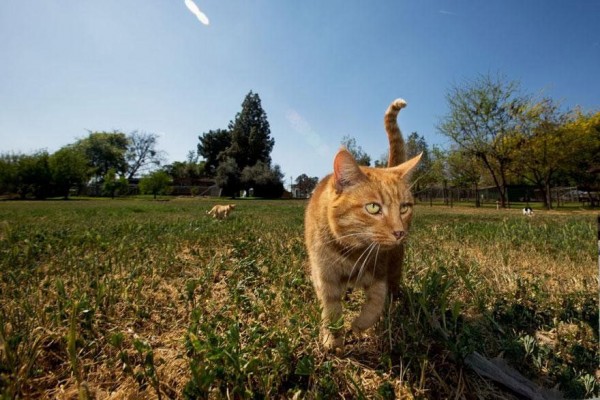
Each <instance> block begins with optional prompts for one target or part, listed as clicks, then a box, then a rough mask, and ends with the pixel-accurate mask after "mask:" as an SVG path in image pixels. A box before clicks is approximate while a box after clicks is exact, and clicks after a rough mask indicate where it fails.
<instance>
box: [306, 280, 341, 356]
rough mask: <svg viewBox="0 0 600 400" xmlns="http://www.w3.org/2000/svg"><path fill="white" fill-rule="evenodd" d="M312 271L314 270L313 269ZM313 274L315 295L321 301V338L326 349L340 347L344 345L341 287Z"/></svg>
mask: <svg viewBox="0 0 600 400" xmlns="http://www.w3.org/2000/svg"><path fill="white" fill-rule="evenodd" d="M313 271H314V270H313ZM315 275H317V274H313V283H314V285H315V291H316V293H317V297H318V298H319V301H320V302H321V340H322V342H323V346H325V348H326V349H327V350H335V349H342V348H343V345H344V337H343V320H342V294H343V290H342V287H341V286H340V285H339V284H338V283H333V282H332V283H327V282H326V281H324V280H323V279H322V278H321V277H319V276H315Z"/></svg>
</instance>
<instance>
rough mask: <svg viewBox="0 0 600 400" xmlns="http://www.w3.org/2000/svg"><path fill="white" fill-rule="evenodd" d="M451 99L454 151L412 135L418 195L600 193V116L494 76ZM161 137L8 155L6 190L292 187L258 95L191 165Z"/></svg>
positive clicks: (102, 139)
mask: <svg viewBox="0 0 600 400" xmlns="http://www.w3.org/2000/svg"><path fill="white" fill-rule="evenodd" d="M446 101H447V104H448V112H447V114H446V115H444V116H443V117H442V118H440V120H439V123H438V126H437V130H438V131H439V132H440V133H441V134H442V135H444V136H446V137H447V138H448V139H449V140H450V145H449V146H448V148H442V147H440V146H429V145H428V144H427V142H426V140H425V137H424V136H423V135H419V134H418V133H417V132H412V133H411V134H410V135H408V136H407V137H406V148H407V151H408V156H409V157H411V156H414V155H416V154H418V153H423V156H422V161H421V163H420V164H419V166H418V167H417V169H416V171H415V173H414V175H413V177H414V182H415V183H414V186H413V190H414V191H415V192H416V193H422V192H424V191H427V190H428V189H430V188H432V187H440V186H442V187H444V188H445V187H454V188H459V189H470V190H474V191H475V192H477V191H478V189H479V188H481V187H486V186H493V187H495V188H496V189H497V192H498V201H499V203H500V204H501V205H502V206H507V202H508V189H507V188H508V187H509V186H510V185H516V184H527V185H532V186H534V187H535V188H536V189H537V191H538V192H539V193H541V197H542V200H543V202H544V205H545V206H546V207H547V208H551V207H552V197H551V188H552V187H556V186H570V187H574V186H576V187H578V189H580V190H583V191H587V192H588V193H589V197H590V199H593V198H594V195H592V193H598V192H600V112H599V111H595V112H584V111H582V110H580V109H578V108H575V109H564V108H563V107H561V105H560V103H559V102H557V101H555V100H554V99H552V98H549V97H539V96H534V95H531V94H528V93H523V91H522V90H521V88H520V84H519V82H516V81H509V80H507V79H506V78H504V77H500V76H496V77H494V76H491V75H480V76H478V77H476V78H475V79H472V80H467V81H465V82H463V83H461V84H458V85H454V86H453V87H451V88H450V90H449V91H448V92H447V94H446ZM157 139H158V136H157V135H155V134H152V133H144V132H137V131H134V132H132V133H130V134H128V135H127V134H125V133H122V132H118V131H113V132H89V135H88V136H87V137H85V138H83V139H79V140H77V141H76V142H75V143H72V144H69V145H66V146H64V147H62V148H61V149H59V150H58V151H56V152H55V153H53V154H49V153H48V152H47V151H45V150H41V151H38V152H35V153H33V154H27V155H25V154H11V153H3V154H0V194H13V195H17V196H19V197H21V198H31V197H33V198H46V197H50V196H63V197H68V196H69V193H71V192H75V193H81V192H82V191H83V190H84V189H85V188H86V187H88V186H89V185H90V184H92V185H95V186H96V187H99V188H101V191H102V193H103V194H104V195H107V196H115V195H118V194H122V193H126V192H127V188H128V186H129V182H130V181H131V180H132V179H134V178H140V180H139V187H140V190H141V191H142V192H144V193H153V194H154V195H156V194H158V193H165V192H166V190H167V189H168V187H169V185H185V186H194V185H196V184H197V183H198V182H199V180H201V179H203V178H208V179H211V180H213V181H215V182H216V183H217V184H218V185H219V186H220V187H221V188H222V189H223V194H225V195H228V196H232V197H235V196H238V195H239V194H240V193H243V192H246V193H253V194H254V195H255V196H257V197H267V198H277V197H280V196H281V195H282V193H283V191H284V189H283V173H282V172H281V168H280V167H279V166H278V165H273V164H272V160H271V151H272V150H273V146H274V145H275V141H274V139H273V138H272V137H271V131H270V126H269V122H268V119H267V114H266V112H265V111H264V109H263V108H262V105H261V100H260V97H259V95H258V94H257V93H253V92H252V91H250V92H249V93H248V94H247V95H246V97H245V98H244V100H243V102H242V105H241V111H240V112H238V113H237V114H236V116H235V117H234V118H233V119H232V120H231V121H230V123H229V125H228V127H227V128H222V129H216V130H210V131H208V132H205V133H203V134H201V135H200V136H199V137H198V140H199V142H198V144H197V148H196V149H195V150H193V151H190V152H189V153H188V157H187V159H186V160H184V161H176V162H173V163H171V164H168V165H162V164H163V162H164V153H163V152H162V151H160V150H157ZM342 145H343V146H345V147H346V148H348V150H349V151H350V152H351V153H352V154H353V155H354V156H355V158H356V160H357V161H358V162H359V163H360V164H362V165H371V162H372V160H374V162H373V165H374V166H375V167H383V166H385V165H386V164H387V154H383V155H381V156H380V157H379V158H378V159H374V158H371V156H369V155H368V154H366V153H365V152H364V151H363V149H362V148H361V147H360V146H358V145H357V143H356V140H355V139H354V138H352V137H350V136H346V137H344V138H343V139H342ZM295 182H296V185H295V188H296V189H297V190H298V191H299V192H300V193H303V194H305V195H309V194H310V193H311V192H312V190H313V189H314V187H315V185H316V184H317V182H318V178H317V177H309V176H307V175H306V174H301V175H300V176H298V177H297V178H296V181H295ZM596 196H597V195H596ZM477 197H478V196H477Z"/></svg>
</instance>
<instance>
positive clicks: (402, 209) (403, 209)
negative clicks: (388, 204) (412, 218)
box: [400, 203, 412, 214]
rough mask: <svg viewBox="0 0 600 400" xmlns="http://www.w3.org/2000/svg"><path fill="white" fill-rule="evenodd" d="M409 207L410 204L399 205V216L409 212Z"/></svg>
mask: <svg viewBox="0 0 600 400" xmlns="http://www.w3.org/2000/svg"><path fill="white" fill-rule="evenodd" d="M411 207H412V204H410V203H402V204H400V214H406V213H407V212H408V211H409V210H410V208H411Z"/></svg>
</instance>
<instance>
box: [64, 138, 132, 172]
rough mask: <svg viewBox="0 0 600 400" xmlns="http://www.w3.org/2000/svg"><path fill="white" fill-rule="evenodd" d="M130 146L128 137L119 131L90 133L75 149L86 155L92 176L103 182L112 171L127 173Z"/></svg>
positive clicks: (77, 143)
mask: <svg viewBox="0 0 600 400" xmlns="http://www.w3.org/2000/svg"><path fill="white" fill-rule="evenodd" d="M128 146H129V140H128V139H127V136H126V135H125V134H124V133H122V132H119V131H113V132H90V134H89V135H88V137H86V138H84V139H80V140H78V141H77V142H76V143H75V144H74V147H76V148H77V149H80V150H81V151H82V152H83V153H84V154H85V157H86V159H87V161H88V165H89V166H90V168H91V171H92V176H93V177H95V178H96V180H97V181H98V182H101V181H102V179H103V178H104V176H106V174H107V173H108V171H109V170H110V169H114V170H115V171H116V173H118V174H125V173H126V172H127V168H128V164H127V159H126V153H127V149H128Z"/></svg>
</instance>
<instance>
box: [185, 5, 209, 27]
mask: <svg viewBox="0 0 600 400" xmlns="http://www.w3.org/2000/svg"><path fill="white" fill-rule="evenodd" d="M184 1H185V5H186V7H187V8H188V10H190V11H191V12H192V14H194V15H195V16H196V18H198V21H200V22H202V23H203V24H204V25H208V24H210V21H209V20H208V17H207V16H206V14H204V13H203V12H202V11H200V9H199V8H198V6H197V5H196V3H194V2H193V0H184Z"/></svg>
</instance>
